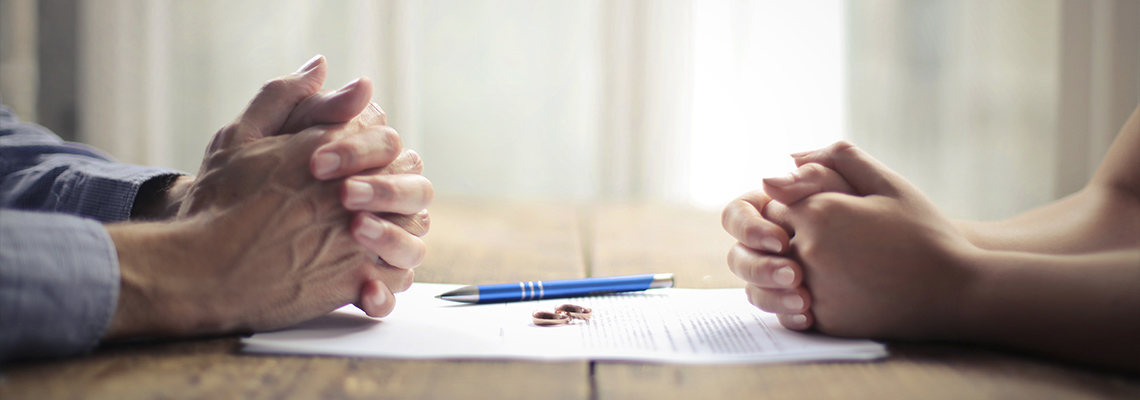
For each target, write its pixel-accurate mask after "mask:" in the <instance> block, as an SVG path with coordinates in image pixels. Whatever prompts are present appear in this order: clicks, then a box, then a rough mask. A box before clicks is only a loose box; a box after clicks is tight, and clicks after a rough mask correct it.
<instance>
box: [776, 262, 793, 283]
mask: <svg viewBox="0 0 1140 400" xmlns="http://www.w3.org/2000/svg"><path fill="white" fill-rule="evenodd" d="M795 280H796V272H795V271H792V267H788V266H784V267H780V269H777V270H776V272H773V273H772V281H773V282H776V283H777V284H779V285H780V286H791V285H792V282H795Z"/></svg>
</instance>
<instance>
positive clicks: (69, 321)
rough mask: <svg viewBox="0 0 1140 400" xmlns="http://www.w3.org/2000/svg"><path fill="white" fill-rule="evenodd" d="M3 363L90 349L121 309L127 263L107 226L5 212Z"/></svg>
mask: <svg viewBox="0 0 1140 400" xmlns="http://www.w3.org/2000/svg"><path fill="white" fill-rule="evenodd" d="M0 221H2V223H0V362H4V361H7V360H13V359H20V358H37V357H60V356H69V355H75V354H80V353H83V352H87V351H90V350H91V349H93V348H95V346H97V345H98V344H99V341H100V340H101V339H102V337H103V335H104V334H105V333H106V331H107V329H108V327H110V324H111V319H112V318H113V317H114V314H115V309H116V307H117V305H118V296H119V260H118V254H117V253H116V251H115V245H114V242H112V241H111V236H110V235H109V234H108V233H107V230H106V229H105V228H104V227H103V225H102V224H99V223H98V222H96V221H92V220H89V219H83V218H79V217H74V216H68V215H59V214H46V213H35V212H24V211H15V210H0Z"/></svg>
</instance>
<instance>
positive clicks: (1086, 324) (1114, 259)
mask: <svg viewBox="0 0 1140 400" xmlns="http://www.w3.org/2000/svg"><path fill="white" fill-rule="evenodd" d="M971 262H972V263H973V264H974V265H973V267H974V268H976V270H977V271H978V272H979V275H978V276H979V277H980V278H979V282H978V284H976V285H974V286H972V287H970V288H969V289H967V290H968V293H967V294H966V296H964V297H965V300H964V303H963V306H964V307H965V310H964V313H963V321H961V322H960V326H961V328H962V332H961V334H962V338H963V339H964V340H968V341H974V342H979V343H990V344H1000V345H1007V346H1011V347H1018V348H1023V349H1026V350H1030V351H1034V352H1039V353H1044V354H1050V355H1053V356H1057V357H1061V358H1065V359H1069V360H1073V361H1077V362H1083V363H1092V364H1098V365H1103V366H1110V367H1114V368H1125V369H1129V370H1133V371H1140V361H1137V360H1140V340H1138V339H1137V338H1140V318H1137V316H1138V315H1140V246H1138V247H1133V248H1130V249H1124V250H1112V251H1105V252H1098V253H1090V254H1083V255H1043V254H1030V253H1020V252H990V251H982V252H979V253H978V254H976V255H975V256H973V257H972V258H971Z"/></svg>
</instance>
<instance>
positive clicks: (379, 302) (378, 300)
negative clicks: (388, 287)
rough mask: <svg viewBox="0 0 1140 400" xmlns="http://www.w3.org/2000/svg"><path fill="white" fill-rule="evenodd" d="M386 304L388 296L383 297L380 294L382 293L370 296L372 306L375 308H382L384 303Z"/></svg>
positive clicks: (382, 294)
mask: <svg viewBox="0 0 1140 400" xmlns="http://www.w3.org/2000/svg"><path fill="white" fill-rule="evenodd" d="M387 302H388V296H385V295H384V293H382V292H381V293H376V295H375V296H372V304H373V305H375V306H376V307H383V306H384V303H387Z"/></svg>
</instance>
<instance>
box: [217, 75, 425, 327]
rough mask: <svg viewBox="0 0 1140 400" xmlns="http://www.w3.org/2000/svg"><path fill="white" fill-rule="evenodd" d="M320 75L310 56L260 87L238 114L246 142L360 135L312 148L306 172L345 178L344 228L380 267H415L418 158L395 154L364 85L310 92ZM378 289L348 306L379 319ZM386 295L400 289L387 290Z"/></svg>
mask: <svg viewBox="0 0 1140 400" xmlns="http://www.w3.org/2000/svg"><path fill="white" fill-rule="evenodd" d="M326 71H327V62H326V60H325V59H324V57H322V56H317V57H314V58H313V59H312V60H310V61H309V62H308V63H306V65H305V66H303V67H301V68H300V69H299V70H298V72H296V73H294V74H293V75H290V76H285V77H281V78H277V79H274V80H271V81H269V82H267V83H266V84H265V85H264V87H263V90H262V92H263V93H264V96H259V99H260V100H259V101H257V102H253V103H251V104H250V106H249V107H248V109H247V110H246V112H245V113H243V117H244V118H245V119H246V120H247V122H246V123H247V124H248V125H249V126H250V127H252V128H254V130H253V131H252V132H251V138H252V139H253V140H256V139H257V138H264V137H268V136H272V135H283V134H293V133H296V132H298V131H300V130H302V129H305V128H308V127H310V126H314V125H321V124H346V125H347V127H348V128H351V129H354V130H357V131H360V132H361V133H360V134H355V135H344V136H342V137H339V138H336V139H333V140H332V141H331V142H329V143H326V144H324V145H322V146H321V147H319V148H318V149H317V150H316V151H314V152H313V154H312V155H311V156H310V160H309V165H310V170H311V171H312V173H313V175H314V176H316V177H318V178H320V179H322V180H333V179H340V178H345V177H351V179H348V180H341V181H340V182H341V183H340V189H339V190H340V192H341V199H342V203H343V204H344V205H345V207H346V208H348V209H350V210H353V211H356V216H355V217H354V219H353V221H352V224H351V229H352V232H353V235H354V237H355V238H356V240H357V242H358V243H360V244H361V245H364V246H365V247H366V248H368V249H369V250H371V251H372V252H374V253H375V254H377V255H378V256H379V257H380V260H381V267H380V268H382V269H383V268H389V267H392V266H395V267H397V268H404V269H408V268H412V267H415V266H417V265H419V264H420V263H421V262H422V260H423V256H424V254H425V252H426V246H425V245H424V244H423V241H422V240H421V239H419V237H420V236H423V235H425V234H426V233H427V231H428V228H429V226H430V219H429V216H428V213H427V210H426V207H427V205H428V204H429V203H430V202H431V199H432V194H433V191H432V186H431V183H430V182H429V181H428V180H427V179H426V178H424V177H423V176H421V175H419V174H420V173H422V171H423V164H422V162H421V160H420V158H419V155H418V154H416V153H415V152H414V151H411V150H401V146H400V139H399V136H398V135H397V134H396V131H395V130H393V129H391V128H390V127H388V126H385V125H383V124H385V123H386V122H387V121H386V117H385V115H384V112H383V111H382V110H381V109H380V107H379V106H377V105H376V104H375V103H370V102H369V99H371V97H372V84H371V81H370V80H368V79H367V78H360V79H357V80H354V81H353V82H350V83H349V84H347V85H345V86H344V87H343V88H341V89H339V90H337V91H332V92H330V91H321V92H317V90H318V89H319V88H320V87H321V84H322V83H323V81H324V78H325V75H326ZM211 147H213V145H211ZM329 155H334V156H335V157H334V158H335V159H336V161H337V162H336V163H335V164H334V165H332V166H331V167H330V166H328V165H327V164H328V163H327V162H325V163H323V165H322V161H329V160H328V156H329ZM342 160H343V161H342ZM370 195H371V196H370ZM408 273H411V272H410V271H409V272H408ZM380 286H383V282H369V283H367V284H365V285H364V286H363V287H362V294H361V298H360V300H359V301H357V302H356V303H355V304H356V305H357V306H358V307H360V308H361V309H363V310H365V311H366V312H368V314H370V315H373V316H380V315H384V314H387V312H382V313H381V312H378V311H376V310H372V307H371V306H370V305H371V304H376V303H385V302H387V301H389V300H392V299H391V298H390V297H391V295H390V293H387V292H386V291H381V290H379V289H378V288H379V287H380ZM388 288H389V289H390V290H391V291H399V290H403V288H402V287H399V286H393V285H388ZM374 296H381V297H383V296H387V297H389V299H382V298H373V297H374Z"/></svg>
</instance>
